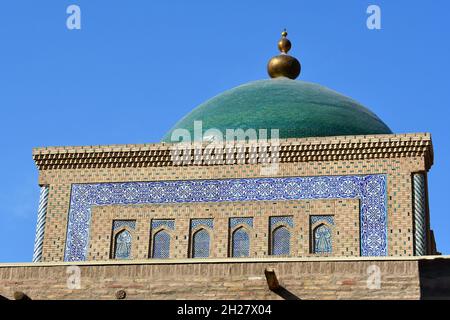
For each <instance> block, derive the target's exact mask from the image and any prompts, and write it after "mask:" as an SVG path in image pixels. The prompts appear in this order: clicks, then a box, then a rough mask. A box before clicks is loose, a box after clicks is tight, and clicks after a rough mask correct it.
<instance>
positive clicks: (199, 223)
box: [191, 219, 214, 230]
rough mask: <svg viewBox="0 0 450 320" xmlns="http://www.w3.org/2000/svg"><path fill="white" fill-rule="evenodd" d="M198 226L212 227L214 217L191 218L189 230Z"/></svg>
mask: <svg viewBox="0 0 450 320" xmlns="http://www.w3.org/2000/svg"><path fill="white" fill-rule="evenodd" d="M198 226H204V227H207V228H210V229H213V228H214V219H192V220H191V230H192V229H195V228H197V227H198Z"/></svg>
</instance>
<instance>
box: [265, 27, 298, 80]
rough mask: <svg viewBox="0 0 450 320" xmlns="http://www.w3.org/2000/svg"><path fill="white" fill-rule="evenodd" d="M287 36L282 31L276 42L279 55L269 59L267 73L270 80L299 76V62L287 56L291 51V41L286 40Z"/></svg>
mask: <svg viewBox="0 0 450 320" xmlns="http://www.w3.org/2000/svg"><path fill="white" fill-rule="evenodd" d="M287 35H288V33H287V31H286V29H284V31H283V32H282V33H281V39H280V41H278V49H279V50H280V52H281V54H280V55H278V56H275V57H273V58H272V59H270V61H269V64H268V65H267V72H268V73H269V75H270V77H271V78H278V77H287V78H290V79H295V78H297V77H298V76H299V74H300V71H301V65H300V62H299V61H298V60H297V59H296V58H294V57H292V56H290V55H288V54H287V53H288V52H289V50H290V49H291V41H289V39H288V38H286V37H287Z"/></svg>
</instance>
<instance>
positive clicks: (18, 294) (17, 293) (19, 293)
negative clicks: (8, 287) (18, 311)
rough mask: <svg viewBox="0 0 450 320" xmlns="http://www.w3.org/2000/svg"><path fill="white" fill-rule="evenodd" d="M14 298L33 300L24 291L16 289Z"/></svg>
mask: <svg viewBox="0 0 450 320" xmlns="http://www.w3.org/2000/svg"><path fill="white" fill-rule="evenodd" d="M14 300H31V298H30V297H29V296H27V295H26V294H25V293H23V292H22V291H15V292H14Z"/></svg>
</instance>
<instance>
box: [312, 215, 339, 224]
mask: <svg viewBox="0 0 450 320" xmlns="http://www.w3.org/2000/svg"><path fill="white" fill-rule="evenodd" d="M310 219H311V226H312V225H314V224H316V223H317V222H326V223H328V224H329V225H331V226H334V218H333V216H311V218H310Z"/></svg>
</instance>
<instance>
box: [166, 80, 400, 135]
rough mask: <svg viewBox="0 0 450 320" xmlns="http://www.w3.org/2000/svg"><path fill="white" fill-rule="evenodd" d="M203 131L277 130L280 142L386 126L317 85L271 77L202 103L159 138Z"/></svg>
mask: <svg viewBox="0 0 450 320" xmlns="http://www.w3.org/2000/svg"><path fill="white" fill-rule="evenodd" d="M197 120H198V121H200V120H201V121H202V122H203V123H202V126H203V132H205V131H206V130H207V129H211V128H216V129H219V130H221V132H222V133H223V134H224V135H225V133H226V129H244V130H247V129H251V128H253V129H256V130H258V129H267V130H268V133H269V134H270V129H279V136H280V138H282V139H283V138H304V137H324V136H342V135H367V134H390V133H392V132H391V130H390V129H389V127H388V126H387V125H386V124H384V123H383V121H381V120H380V118H378V117H377V116H376V115H375V114H374V113H372V112H371V111H370V110H369V109H367V108H365V107H364V106H362V105H361V104H359V103H358V102H356V101H354V100H352V99H350V98H347V97H345V96H343V95H341V94H339V93H337V92H335V91H333V90H330V89H328V88H325V87H323V86H320V85H318V84H314V83H309V82H305V81H298V80H290V79H287V78H276V79H269V80H259V81H254V82H249V83H247V84H244V85H241V86H238V87H236V88H233V89H231V90H228V91H225V92H224V93H221V94H219V95H217V96H215V97H214V98H212V99H210V100H208V101H206V102H204V103H203V104H201V105H200V106H198V107H197V108H195V109H194V110H192V111H191V112H190V113H188V114H187V115H186V116H185V117H184V118H182V119H181V120H180V121H178V123H177V124H176V125H175V126H174V127H173V128H172V129H171V130H170V131H169V132H168V133H167V134H166V135H165V136H164V138H163V140H162V141H163V142H171V134H172V132H173V130H175V129H177V128H178V129H187V130H189V131H190V133H191V137H192V139H194V133H193V131H194V121H197Z"/></svg>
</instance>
